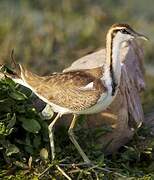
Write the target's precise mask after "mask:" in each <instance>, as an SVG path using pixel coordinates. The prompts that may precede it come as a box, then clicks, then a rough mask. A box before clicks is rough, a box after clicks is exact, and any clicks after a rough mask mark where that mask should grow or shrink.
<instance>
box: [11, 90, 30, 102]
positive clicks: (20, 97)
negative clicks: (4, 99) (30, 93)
mask: <svg viewBox="0 0 154 180" xmlns="http://www.w3.org/2000/svg"><path fill="white" fill-rule="evenodd" d="M9 96H10V97H11V98H13V99H15V100H18V101H22V100H25V99H27V96H26V95H25V94H23V93H21V92H19V91H15V92H11V93H10V94H9Z"/></svg>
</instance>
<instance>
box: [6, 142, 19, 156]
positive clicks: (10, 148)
mask: <svg viewBox="0 0 154 180" xmlns="http://www.w3.org/2000/svg"><path fill="white" fill-rule="evenodd" d="M16 153H19V148H18V147H17V146H15V145H14V144H10V145H9V146H8V147H7V149H6V155H7V156H11V155H12V154H16Z"/></svg>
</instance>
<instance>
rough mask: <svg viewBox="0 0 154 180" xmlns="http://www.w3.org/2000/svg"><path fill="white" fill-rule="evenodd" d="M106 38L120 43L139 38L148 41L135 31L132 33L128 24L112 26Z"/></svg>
mask: <svg viewBox="0 0 154 180" xmlns="http://www.w3.org/2000/svg"><path fill="white" fill-rule="evenodd" d="M107 36H110V37H111V38H112V40H113V39H117V40H118V41H119V42H120V43H122V42H124V41H128V40H131V39H134V38H141V39H144V40H148V38H147V37H146V36H144V35H142V34H140V33H138V32H136V31H134V30H133V29H132V28H131V27H130V26H129V25H128V24H114V25H112V26H111V28H110V29H109V31H108V33H107Z"/></svg>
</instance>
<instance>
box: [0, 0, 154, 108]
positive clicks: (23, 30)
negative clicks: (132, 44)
mask: <svg viewBox="0 0 154 180" xmlns="http://www.w3.org/2000/svg"><path fill="white" fill-rule="evenodd" d="M153 8H154V1H153V0H148V1H146V0H129V1H124V0H116V1H115V0H103V1H102V0H95V1H94V0H33V1H32V0H0V63H4V62H5V63H8V62H9V61H10V54H11V50H12V49H13V48H14V49H15V58H16V60H17V61H18V62H22V63H24V64H26V65H27V67H29V68H30V69H31V70H32V71H33V72H36V73H38V74H40V75H45V74H48V73H51V72H53V71H61V70H62V69H64V68H66V67H67V66H69V65H70V64H71V62H73V61H74V60H76V59H77V58H79V57H82V56H83V55H85V54H87V53H89V52H92V51H95V50H97V49H100V48H101V47H104V46H105V34H106V31H107V30H108V28H109V27H110V26H111V25H112V24H113V23H117V22H120V23H128V24H130V25H131V26H132V27H134V29H136V30H137V31H138V32H141V33H143V34H145V35H147V36H148V37H149V39H150V42H148V43H144V50H145V64H146V69H147V74H148V75H147V76H146V80H147V91H146V92H145V94H144V102H143V104H144V108H145V109H149V107H150V109H152V108H153V106H154V103H153V101H154V78H153V76H154V53H153V49H154V35H153V33H154V10H153ZM147 104H148V105H147ZM149 104H150V105H149Z"/></svg>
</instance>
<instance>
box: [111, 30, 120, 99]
mask: <svg viewBox="0 0 154 180" xmlns="http://www.w3.org/2000/svg"><path fill="white" fill-rule="evenodd" d="M115 34H116V32H114V31H113V32H112V34H111V51H110V76H111V81H112V82H111V84H112V96H114V95H115V92H116V88H117V85H118V84H117V82H116V79H115V75H114V70H113V58H112V54H113V38H114V37H115Z"/></svg>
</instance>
